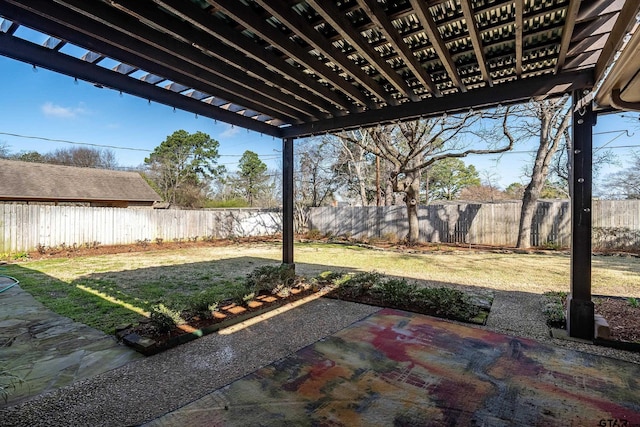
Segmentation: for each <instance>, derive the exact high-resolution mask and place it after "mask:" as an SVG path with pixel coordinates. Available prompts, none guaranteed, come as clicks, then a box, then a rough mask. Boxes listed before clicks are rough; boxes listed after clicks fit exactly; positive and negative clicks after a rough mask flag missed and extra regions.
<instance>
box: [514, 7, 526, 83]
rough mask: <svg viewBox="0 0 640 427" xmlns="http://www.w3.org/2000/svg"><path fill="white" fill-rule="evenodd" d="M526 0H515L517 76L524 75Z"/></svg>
mask: <svg viewBox="0 0 640 427" xmlns="http://www.w3.org/2000/svg"><path fill="white" fill-rule="evenodd" d="M523 3H524V0H515V31H516V34H515V38H516V40H515V50H516V52H515V54H516V57H515V61H516V67H515V68H516V76H518V78H520V77H522V49H523V47H522V34H523V32H524V28H523V27H524V18H523V15H524V4H523Z"/></svg>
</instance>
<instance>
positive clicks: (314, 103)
mask: <svg viewBox="0 0 640 427" xmlns="http://www.w3.org/2000/svg"><path fill="white" fill-rule="evenodd" d="M111 4H112V5H113V6H114V7H116V8H118V9H120V10H122V11H123V12H125V13H127V14H129V15H131V16H133V17H134V18H136V19H138V20H140V21H141V22H149V23H150V22H152V23H153V26H154V27H157V28H158V29H160V30H161V31H163V32H164V33H166V34H169V35H171V36H172V37H174V38H176V39H178V40H179V41H181V42H183V43H187V44H189V45H192V46H193V47H196V48H199V49H200V50H202V51H203V52H204V53H206V54H209V55H211V56H213V57H214V58H217V59H218V60H219V61H222V62H224V63H226V64H229V65H231V66H233V67H235V68H236V72H237V73H240V75H245V74H246V75H250V76H253V77H255V78H257V79H259V80H261V81H262V83H263V84H264V83H265V82H269V83H270V84H271V85H270V86H276V87H278V88H279V89H280V90H281V91H283V92H285V93H287V94H289V95H290V96H291V97H292V99H290V102H291V103H292V104H291V105H292V106H294V105H295V108H296V109H299V110H300V111H303V112H304V113H306V114H308V115H310V116H312V117H316V118H322V117H324V118H327V117H328V115H327V114H326V113H328V112H333V113H335V109H334V107H333V106H331V105H330V104H328V103H326V101H324V100H323V99H320V98H318V97H316V96H315V95H313V94H311V93H304V92H303V93H302V94H300V92H302V91H301V90H300V87H299V86H298V85H295V84H293V83H292V82H291V81H289V80H287V79H285V78H284V77H282V76H281V75H279V74H276V73H273V72H271V71H270V70H268V69H266V68H264V67H260V66H256V63H255V62H254V61H252V60H250V59H249V58H247V57H246V56H244V55H242V54H240V53H239V52H237V51H236V50H235V49H232V48H230V47H229V46H227V45H225V44H223V43H220V42H219V41H218V40H215V39H212V38H210V37H208V36H207V34H205V33H202V32H201V31H200V30H197V29H195V28H194V27H192V26H191V25H190V24H188V23H187V22H184V21H182V20H181V19H176V17H175V16H171V15H169V14H167V13H165V12H162V11H161V10H159V9H158V7H157V6H156V4H155V3H152V2H150V1H149V0H147V1H144V0H133V1H132V0H111ZM273 92H274V93H275V94H277V95H278V99H281V98H282V93H281V92H278V91H276V90H274V91H273ZM300 95H302V96H300ZM305 104H309V105H305ZM321 111H323V112H325V113H324V114H322V113H320V112H321ZM332 115H334V114H332Z"/></svg>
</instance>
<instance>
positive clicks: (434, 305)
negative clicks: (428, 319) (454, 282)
mask: <svg viewBox="0 0 640 427" xmlns="http://www.w3.org/2000/svg"><path fill="white" fill-rule="evenodd" d="M415 304H416V305H418V306H421V307H424V308H426V309H427V310H428V311H429V312H431V313H433V314H434V315H436V316H441V317H445V318H448V319H456V320H465V321H466V320H471V319H473V318H474V317H476V316H477V315H478V313H480V308H479V307H478V306H477V305H475V304H474V303H473V302H472V301H471V298H469V296H468V295H467V294H465V293H464V292H462V291H460V290H457V289H451V288H445V287H439V288H423V289H420V290H418V291H417V292H416V299H415Z"/></svg>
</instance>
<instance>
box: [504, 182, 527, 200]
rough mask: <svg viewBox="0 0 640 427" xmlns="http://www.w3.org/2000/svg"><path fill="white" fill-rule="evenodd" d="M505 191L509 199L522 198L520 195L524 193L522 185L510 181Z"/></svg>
mask: <svg viewBox="0 0 640 427" xmlns="http://www.w3.org/2000/svg"><path fill="white" fill-rule="evenodd" d="M504 192H505V193H507V196H508V197H509V198H510V199H516V200H522V196H523V195H524V185H522V184H520V183H519V182H512V183H511V184H509V185H508V186H507V188H505V190H504Z"/></svg>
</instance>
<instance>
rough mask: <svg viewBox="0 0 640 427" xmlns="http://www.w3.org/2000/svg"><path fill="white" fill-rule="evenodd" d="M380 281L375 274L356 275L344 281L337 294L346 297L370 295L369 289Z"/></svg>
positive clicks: (379, 276)
mask: <svg viewBox="0 0 640 427" xmlns="http://www.w3.org/2000/svg"><path fill="white" fill-rule="evenodd" d="M381 281H382V275H381V274H380V273H376V272H363V273H356V274H355V275H353V276H351V277H349V278H348V279H346V280H345V281H344V282H343V283H342V284H340V286H339V288H338V293H339V294H340V295H343V296H346V297H359V296H364V295H367V294H369V293H371V289H372V288H374V287H375V286H377V285H378V284H379V283H380V282H381Z"/></svg>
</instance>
